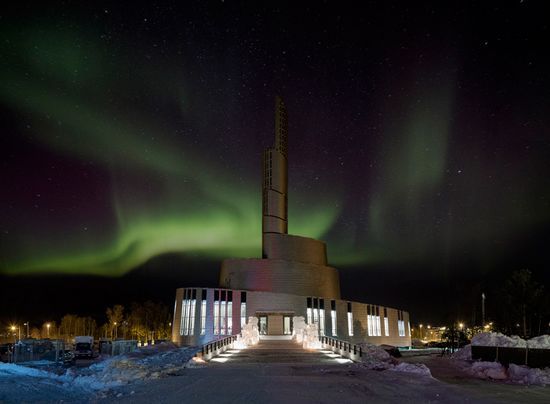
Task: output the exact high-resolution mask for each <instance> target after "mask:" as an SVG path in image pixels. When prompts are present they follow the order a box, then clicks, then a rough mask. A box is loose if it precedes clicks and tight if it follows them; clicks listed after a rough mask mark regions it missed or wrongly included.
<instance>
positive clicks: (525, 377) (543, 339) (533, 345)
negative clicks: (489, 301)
mask: <svg viewBox="0 0 550 404" xmlns="http://www.w3.org/2000/svg"><path fill="white" fill-rule="evenodd" d="M472 345H473V346H498V347H508V348H525V347H527V348H530V349H550V336H549V335H541V336H539V337H534V338H531V339H529V340H524V339H522V338H520V337H518V336H517V335H513V336H511V337H508V336H506V335H503V334H501V333H489V332H486V333H481V334H477V335H476V336H474V338H472V344H471V345H466V346H465V347H464V348H462V349H460V350H459V351H457V352H455V353H454V354H453V355H452V358H453V359H458V360H466V361H471V359H472ZM464 370H465V371H466V372H468V373H470V374H471V375H473V376H475V377H479V378H481V379H492V380H504V381H507V382H511V383H518V384H538V385H547V384H550V368H545V369H537V368H530V367H527V366H519V365H515V364H510V366H509V367H508V369H506V367H504V366H503V365H501V364H500V363H498V362H484V361H479V362H473V363H472V364H471V365H470V366H469V367H466V368H465V369H464Z"/></svg>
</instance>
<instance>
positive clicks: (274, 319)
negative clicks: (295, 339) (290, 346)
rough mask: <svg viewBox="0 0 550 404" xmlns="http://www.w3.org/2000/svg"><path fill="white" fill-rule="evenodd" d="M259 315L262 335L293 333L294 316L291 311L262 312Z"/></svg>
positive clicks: (259, 328)
mask: <svg viewBox="0 0 550 404" xmlns="http://www.w3.org/2000/svg"><path fill="white" fill-rule="evenodd" d="M256 315H257V316H258V331H259V332H260V335H274V336H275V335H280V336H283V335H292V329H293V324H292V316H293V313H290V312H282V313H281V312H262V313H256Z"/></svg>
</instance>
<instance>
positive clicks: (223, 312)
mask: <svg viewBox="0 0 550 404" xmlns="http://www.w3.org/2000/svg"><path fill="white" fill-rule="evenodd" d="M225 298H226V292H225V290H222V296H221V306H220V307H221V309H220V334H222V335H225V334H226V333H227V332H226V320H227V311H226V304H227V302H226V301H225Z"/></svg>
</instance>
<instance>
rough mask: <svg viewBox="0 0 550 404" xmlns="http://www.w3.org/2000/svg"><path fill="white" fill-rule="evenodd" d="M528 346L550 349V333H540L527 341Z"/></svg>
mask: <svg viewBox="0 0 550 404" xmlns="http://www.w3.org/2000/svg"><path fill="white" fill-rule="evenodd" d="M527 346H528V347H529V348H532V349H550V335H540V336H538V337H534V338H531V339H530V340H528V341H527Z"/></svg>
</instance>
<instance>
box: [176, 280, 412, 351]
mask: <svg viewBox="0 0 550 404" xmlns="http://www.w3.org/2000/svg"><path fill="white" fill-rule="evenodd" d="M187 289H196V290H197V296H201V295H202V290H203V289H201V288H187ZM206 290H207V306H206V329H205V333H204V334H202V335H201V308H200V306H201V305H200V303H199V301H200V300H201V299H197V305H196V309H195V327H194V330H195V332H194V334H193V335H181V333H180V329H181V328H180V323H181V306H182V299H183V297H184V289H177V290H176V313H175V316H174V319H175V321H174V322H173V325H172V341H173V342H174V343H176V344H178V345H180V346H181V345H197V346H198V345H202V344H206V343H208V342H211V341H214V340H216V339H220V338H223V337H225V336H227V335H225V334H224V335H222V334H218V335H214V314H213V311H214V310H213V307H214V291H215V290H224V289H211V288H209V289H206ZM226 291H227V289H226ZM232 292H233V298H232V302H233V310H232V313H231V315H232V319H233V321H232V322H233V330H232V334H233V335H235V334H238V333H240V331H241V328H240V306H241V292H242V291H241V290H235V289H233V290H232ZM244 292H246V299H247V300H246V319H247V321H248V318H249V317H251V316H258V315H259V314H260V313H262V314H263V313H284V314H288V315H292V316H302V317H304V319H307V311H306V308H307V298H308V297H307V296H299V295H291V294H286V293H270V292H251V291H244ZM311 297H313V296H311ZM317 298H323V299H324V307H325V335H327V336H329V337H333V335H332V331H331V320H330V306H331V300H336V302H335V303H336V313H337V317H336V319H337V335H336V336H334V338H337V339H339V340H342V341H348V342H352V343H361V342H369V343H372V344H376V345H381V344H387V345H393V346H402V347H404V346H410V345H411V336H410V330H409V326H408V324H409V313H407V312H406V311H403V312H402V313H403V321H405V336H402V337H400V336H399V330H398V327H397V320H398V311H397V310H396V309H392V308H387V313H388V323H389V326H390V327H389V331H390V332H389V334H390V335H389V336H386V335H385V332H384V316H383V313H384V307H383V306H379V307H380V314H381V316H380V317H381V319H380V320H381V330H382V336H369V335H368V330H367V326H368V323H367V304H365V303H359V302H349V303H351V305H352V312H353V336H350V335H349V333H348V323H347V321H348V316H347V313H348V301H346V300H339V299H330V298H327V297H321V296H318V297H317ZM178 308H179V309H178ZM228 315H229V313H228Z"/></svg>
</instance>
